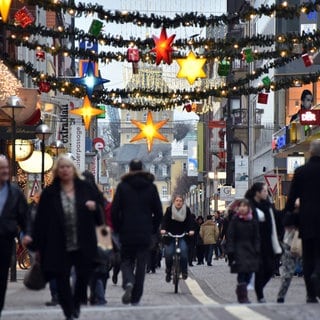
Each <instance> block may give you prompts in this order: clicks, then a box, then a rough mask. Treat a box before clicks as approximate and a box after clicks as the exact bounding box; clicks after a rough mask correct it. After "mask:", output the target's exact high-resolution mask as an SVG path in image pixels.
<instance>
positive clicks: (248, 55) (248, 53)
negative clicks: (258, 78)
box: [243, 48, 254, 63]
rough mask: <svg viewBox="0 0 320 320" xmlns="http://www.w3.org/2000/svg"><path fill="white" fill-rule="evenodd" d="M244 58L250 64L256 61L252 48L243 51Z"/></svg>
mask: <svg viewBox="0 0 320 320" xmlns="http://www.w3.org/2000/svg"><path fill="white" fill-rule="evenodd" d="M243 56H244V59H245V60H246V62H248V63H249V62H252V61H253V60H254V59H253V55H252V49H251V48H247V49H243Z"/></svg>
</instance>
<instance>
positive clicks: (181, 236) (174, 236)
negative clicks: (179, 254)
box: [163, 232, 189, 238]
mask: <svg viewBox="0 0 320 320" xmlns="http://www.w3.org/2000/svg"><path fill="white" fill-rule="evenodd" d="M188 234H189V233H188V232H184V233H182V234H172V233H171V232H167V233H165V234H164V235H163V236H164V237H171V238H183V237H184V236H187V235H188Z"/></svg>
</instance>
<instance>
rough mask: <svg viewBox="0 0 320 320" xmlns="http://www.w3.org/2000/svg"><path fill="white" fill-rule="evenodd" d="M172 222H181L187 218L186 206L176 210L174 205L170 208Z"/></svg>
mask: <svg viewBox="0 0 320 320" xmlns="http://www.w3.org/2000/svg"><path fill="white" fill-rule="evenodd" d="M171 212H172V220H176V221H179V222H183V221H184V220H185V219H186V216H187V206H186V205H185V204H184V205H183V206H182V207H181V209H179V210H178V209H177V208H176V207H175V206H174V205H172V206H171Z"/></svg>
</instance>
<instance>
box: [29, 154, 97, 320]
mask: <svg viewBox="0 0 320 320" xmlns="http://www.w3.org/2000/svg"><path fill="white" fill-rule="evenodd" d="M53 175H54V180H53V183H52V185H51V186H49V187H47V188H46V189H44V190H43V192H42V194H41V198H40V202H39V206H38V210H37V214H36V217H35V225H34V233H33V238H34V243H35V246H36V249H37V250H38V252H39V255H40V263H41V267H42V269H43V272H44V274H45V276H46V279H47V280H50V279H52V278H55V279H56V281H57V291H58V299H59V303H60V305H61V307H62V309H63V312H64V314H65V316H66V319H67V320H72V319H74V318H78V317H79V314H80V304H81V303H83V302H86V298H87V293H86V291H87V285H88V280H89V277H90V275H91V272H92V268H93V262H94V259H95V257H96V252H97V238H96V231H95V226H96V225H101V224H102V223H103V216H102V211H101V206H100V198H99V194H98V193H97V191H96V190H94V189H93V188H92V186H90V184H89V183H88V182H86V181H84V180H81V179H80V178H79V177H80V176H79V174H78V172H77V169H76V167H75V164H74V163H73V161H72V160H71V159H70V158H69V157H67V156H66V155H61V156H60V157H59V158H58V159H57V161H56V163H55V167H54V169H53ZM72 266H73V267H74V269H75V273H76V282H75V288H74V293H72V290H71V287H70V271H71V268H72Z"/></svg>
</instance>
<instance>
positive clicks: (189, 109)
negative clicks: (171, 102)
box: [182, 103, 192, 112]
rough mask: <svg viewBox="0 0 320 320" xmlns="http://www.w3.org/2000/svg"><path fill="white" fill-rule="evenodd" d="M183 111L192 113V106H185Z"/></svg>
mask: <svg viewBox="0 0 320 320" xmlns="http://www.w3.org/2000/svg"><path fill="white" fill-rule="evenodd" d="M182 110H186V111H187V112H191V111H192V105H191V104H190V103H188V104H185V105H184V107H183V109H182Z"/></svg>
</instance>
